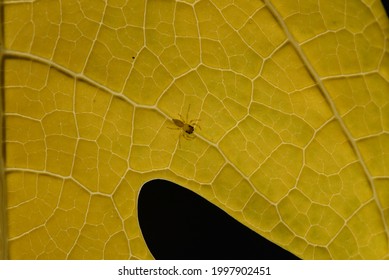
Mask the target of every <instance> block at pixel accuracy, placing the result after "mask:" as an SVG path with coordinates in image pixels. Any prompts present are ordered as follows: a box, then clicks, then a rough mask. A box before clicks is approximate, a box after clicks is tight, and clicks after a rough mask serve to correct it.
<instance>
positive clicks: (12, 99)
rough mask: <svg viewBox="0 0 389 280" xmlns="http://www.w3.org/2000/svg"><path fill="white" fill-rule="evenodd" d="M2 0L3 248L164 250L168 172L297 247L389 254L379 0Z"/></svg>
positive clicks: (299, 251) (388, 127)
mask: <svg viewBox="0 0 389 280" xmlns="http://www.w3.org/2000/svg"><path fill="white" fill-rule="evenodd" d="M2 8H3V13H2V14H3V22H2V25H3V28H2V30H3V32H4V36H2V37H3V38H4V39H3V42H2V46H3V48H2V56H3V60H2V63H3V65H2V67H3V69H4V77H3V78H2V79H3V80H2V81H1V83H2V85H3V98H2V102H4V104H3V106H2V108H3V109H4V113H3V116H4V121H3V122H2V123H3V125H4V126H5V127H4V129H2V130H1V131H2V132H4V135H2V136H3V139H4V141H5V149H4V152H5V154H2V157H3V158H4V159H5V166H0V169H1V170H2V171H3V170H4V172H3V175H2V185H1V188H0V198H1V201H0V203H1V207H0V212H1V215H0V217H1V218H0V236H1V239H0V241H1V245H0V256H1V257H4V258H11V259H35V258H42V259H47V258H49V259H65V258H71V259H102V258H106V259H111V258H116V259H127V258H132V259H150V258H152V255H151V253H150V252H149V250H148V249H147V246H146V244H145V241H144V240H143V238H142V234H141V232H140V228H139V223H138V221H137V210H136V209H137V207H136V205H137V197H138V193H139V190H140V188H141V186H142V185H143V184H144V183H145V182H147V181H148V180H151V179H154V178H163V179H166V180H171V181H174V182H176V183H178V184H181V185H185V186H186V187H188V188H190V189H192V190H194V191H195V192H197V193H199V194H200V195H202V196H204V197H205V198H206V199H208V200H210V201H212V202H213V203H215V204H216V205H217V206H219V207H220V208H221V209H223V210H224V211H226V212H227V213H229V214H230V215H232V216H233V217H235V218H236V219H238V220H239V221H240V222H241V223H243V224H245V225H246V226H248V227H250V228H251V229H253V230H254V231H256V232H257V233H258V234H260V235H263V236H264V237H266V238H269V239H270V240H272V241H273V242H275V243H277V244H280V245H281V246H282V247H284V248H285V249H287V250H289V251H290V252H292V253H293V254H295V255H297V256H299V257H301V258H304V259H323V258H325V259H327V258H333V259H388V258H389V136H388V135H389V134H388V133H389V95H388V92H389V49H388V46H387V42H388V37H389V36H388V35H389V33H388V30H389V22H388V18H387V16H386V14H385V11H384V9H383V7H382V5H381V3H380V1H376V0H372V1H361V0H355V1H295V0H293V1H280V0H274V1H263V2H261V1H252V0H239V1H232V0H200V1H194V0H184V1H173V0H166V1H159V0H151V1H141V0H134V1H122V0H110V1H94V0H82V1H75V0H69V1H63V0H58V1H52V0H40V1H16V0H15V1H14V0H4V1H3V6H2ZM189 107H190V110H189V112H188V108H189ZM180 115H181V116H180ZM180 118H181V119H182V120H183V121H184V122H183V123H182V124H181V125H178V126H177V122H176V123H174V122H173V121H172V119H180ZM197 119H200V121H199V122H198V123H197V121H195V120H197ZM191 121H192V123H191ZM195 123H196V124H198V126H196V125H194V132H193V133H192V134H191V127H190V126H187V124H195ZM178 124H180V123H178ZM200 127H201V129H200ZM170 128H174V129H175V130H174V129H170ZM192 138H193V139H192Z"/></svg>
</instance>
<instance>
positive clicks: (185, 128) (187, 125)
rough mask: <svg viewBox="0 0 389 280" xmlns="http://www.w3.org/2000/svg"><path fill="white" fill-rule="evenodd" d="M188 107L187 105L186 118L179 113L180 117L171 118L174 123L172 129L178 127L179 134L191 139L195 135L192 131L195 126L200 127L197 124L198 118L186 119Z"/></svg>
mask: <svg viewBox="0 0 389 280" xmlns="http://www.w3.org/2000/svg"><path fill="white" fill-rule="evenodd" d="M189 108H190V106H189V107H188V112H187V113H186V120H185V119H184V118H183V117H182V116H181V115H180V114H179V116H180V119H172V121H173V123H174V124H175V125H176V127H175V128H173V129H180V130H181V135H180V136H182V137H184V138H185V139H186V140H192V139H193V138H194V137H195V136H194V135H193V132H194V131H195V127H196V126H197V127H199V128H200V126H199V125H198V124H197V122H198V121H199V119H195V120H190V121H188V114H189Z"/></svg>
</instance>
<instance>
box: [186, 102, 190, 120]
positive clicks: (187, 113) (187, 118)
mask: <svg viewBox="0 0 389 280" xmlns="http://www.w3.org/2000/svg"><path fill="white" fill-rule="evenodd" d="M190 105H191V104H189V105H188V111H187V112H186V120H189V110H190Z"/></svg>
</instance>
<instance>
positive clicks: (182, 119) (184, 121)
mask: <svg viewBox="0 0 389 280" xmlns="http://www.w3.org/2000/svg"><path fill="white" fill-rule="evenodd" d="M178 116H179V117H180V119H181V121H182V122H183V123H186V120H184V118H183V117H182V116H181V114H178Z"/></svg>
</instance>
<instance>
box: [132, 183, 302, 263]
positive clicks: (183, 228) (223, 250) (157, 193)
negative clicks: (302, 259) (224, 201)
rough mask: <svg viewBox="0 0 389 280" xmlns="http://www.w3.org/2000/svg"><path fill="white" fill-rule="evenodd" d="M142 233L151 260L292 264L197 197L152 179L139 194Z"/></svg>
mask: <svg viewBox="0 0 389 280" xmlns="http://www.w3.org/2000/svg"><path fill="white" fill-rule="evenodd" d="M138 216H139V223H140V227H141V230H142V234H143V236H144V238H145V240H146V243H147V246H148V248H149V250H150V251H151V253H152V254H153V256H154V258H155V259H157V260H158V259H159V260H166V259H179V260H180V259H185V260H208V259H211V260H215V259H217V260H229V259H231V260H235V259H236V260H256V259H258V260H261V259H270V260H278V259H282V260H296V259H298V258H297V257H296V256H295V255H293V254H292V253H290V252H288V251H286V250H284V249H283V248H281V247H279V246H278V245H276V244H274V243H272V242H270V241H268V240H267V239H265V238H263V237H261V236H260V235H258V234H257V233H255V232H254V231H252V230H250V229H249V228H247V227H246V226H244V225H242V224H241V223H239V222H238V221H236V220H235V219H234V218H232V217H231V216H229V215H228V214H226V213H225V212H224V211H222V210H221V209H220V208H218V207H216V206H214V205H213V204H211V203H209V202H208V201H207V200H205V199H204V198H202V197H201V196H199V195H197V194H196V193H194V192H192V191H190V190H188V189H185V188H183V187H181V186H178V185H176V184H174V183H171V182H168V181H163V180H154V181H151V182H149V183H147V184H146V185H144V186H143V187H142V189H141V192H140V194H139V200H138Z"/></svg>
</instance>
